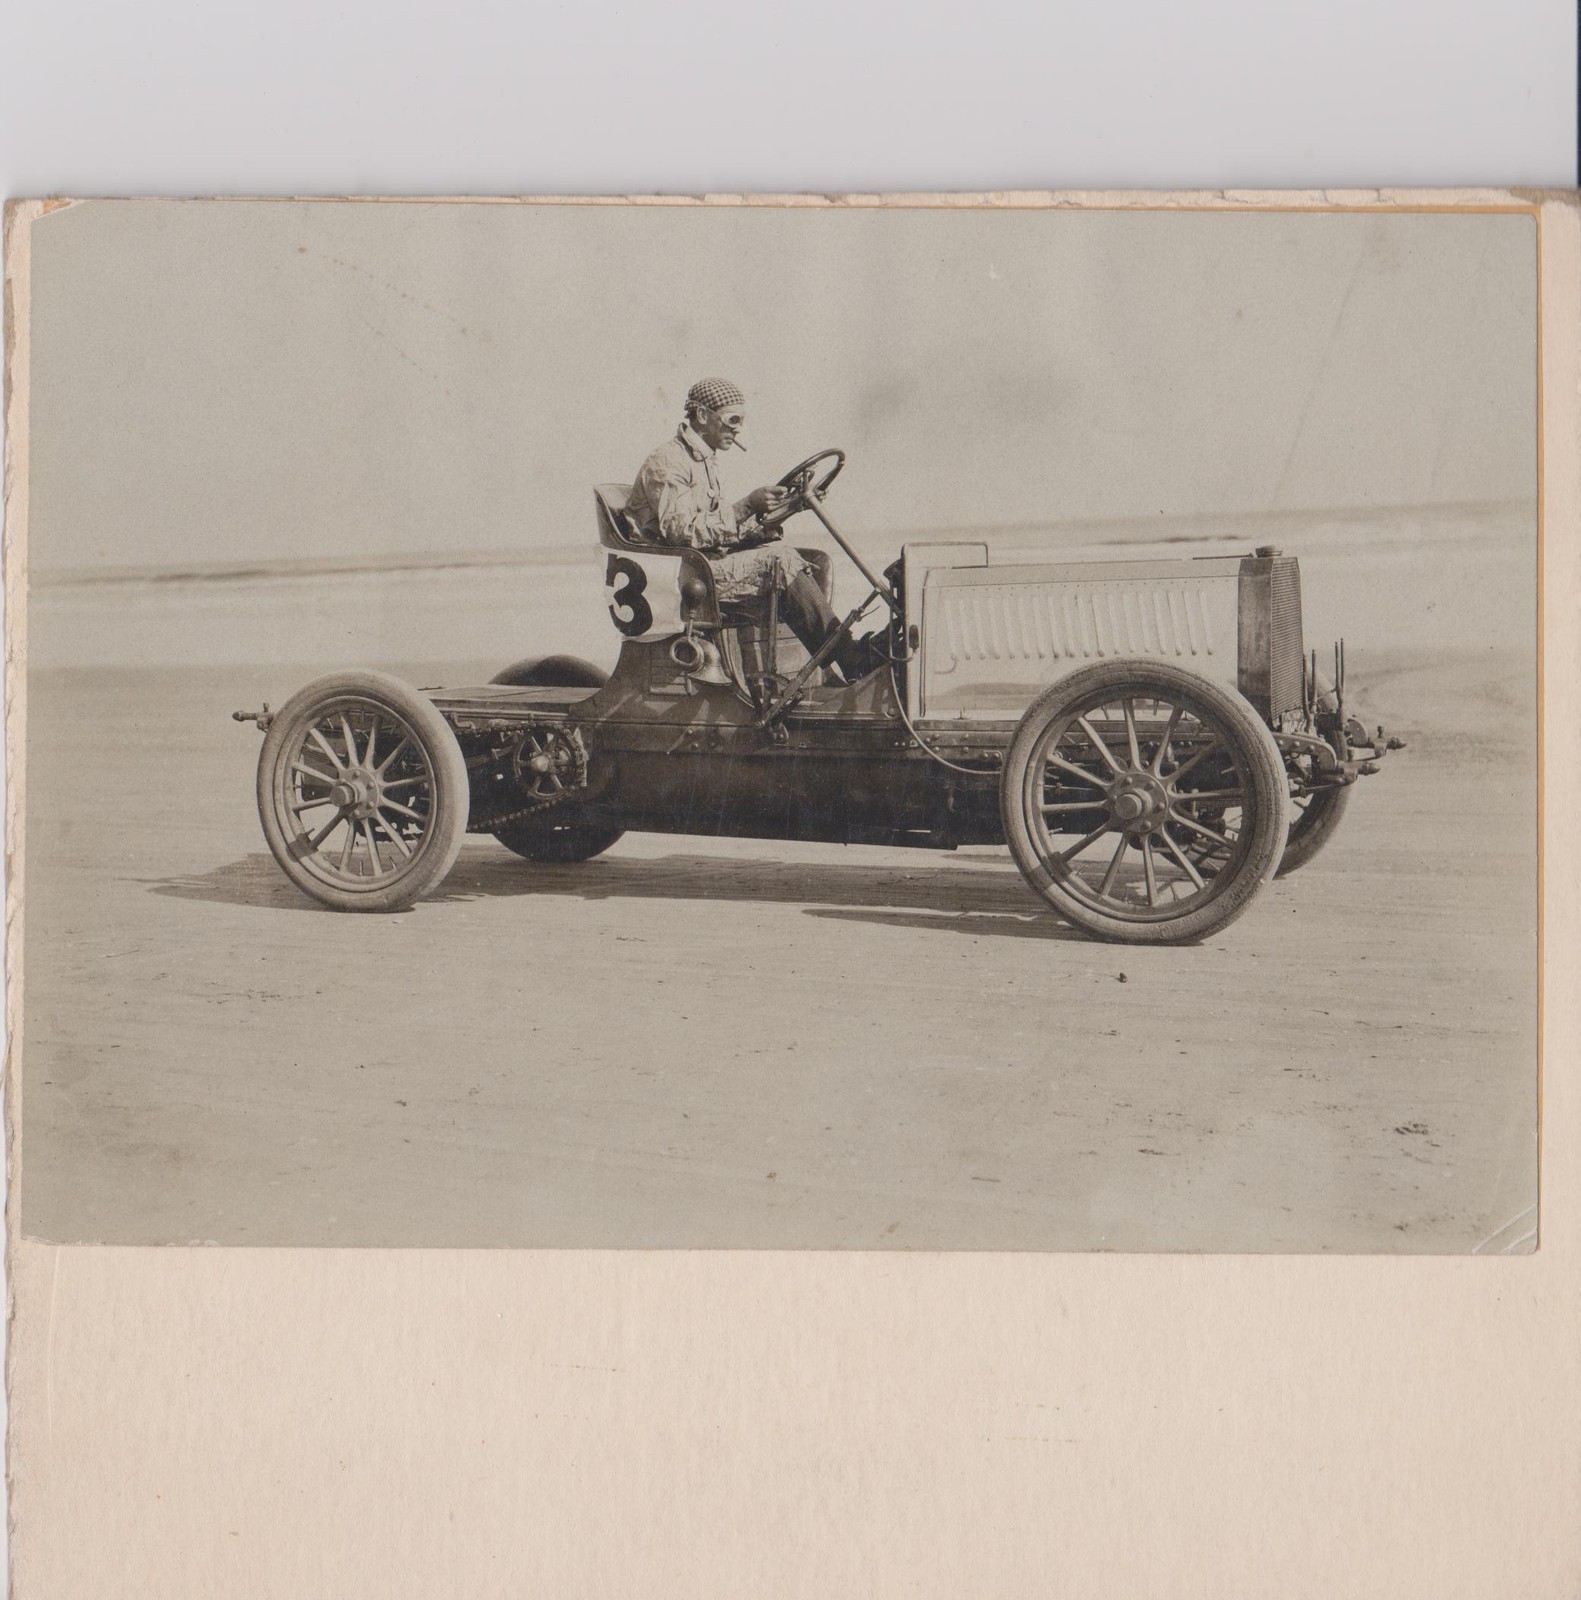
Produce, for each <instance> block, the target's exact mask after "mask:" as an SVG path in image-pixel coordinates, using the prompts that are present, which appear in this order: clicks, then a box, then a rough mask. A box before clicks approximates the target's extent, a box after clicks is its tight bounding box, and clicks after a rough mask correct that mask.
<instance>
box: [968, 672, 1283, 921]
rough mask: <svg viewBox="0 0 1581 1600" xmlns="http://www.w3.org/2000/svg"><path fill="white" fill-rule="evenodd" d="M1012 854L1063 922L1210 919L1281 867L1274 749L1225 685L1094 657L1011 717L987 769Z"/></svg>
mask: <svg viewBox="0 0 1581 1600" xmlns="http://www.w3.org/2000/svg"><path fill="white" fill-rule="evenodd" d="M1000 812H1001V818H1002V821H1003V823H1004V830H1005V837H1006V839H1007V841H1008V842H1009V845H1010V851H1011V854H1012V855H1013V856H1014V857H1015V860H1016V864H1017V866H1019V867H1020V868H1021V872H1022V875H1023V876H1024V877H1025V878H1026V879H1027V881H1028V883H1030V884H1031V885H1032V887H1033V888H1034V889H1035V890H1036V891H1037V892H1038V893H1039V894H1040V895H1041V896H1042V897H1043V898H1044V899H1045V900H1046V901H1047V902H1048V903H1049V904H1050V905H1051V906H1052V907H1053V908H1054V909H1055V910H1056V911H1057V912H1058V913H1059V914H1060V916H1062V917H1063V918H1064V919H1065V920H1066V921H1067V922H1070V923H1072V924H1073V925H1074V926H1076V927H1078V928H1081V929H1083V930H1085V931H1086V932H1088V933H1091V934H1093V935H1095V936H1096V937H1098V938H1100V939H1112V940H1120V941H1124V942H1126V943H1130V944H1180V943H1185V942H1188V941H1191V940H1195V939H1201V938H1204V937H1206V936H1207V935H1209V934H1213V933H1217V932H1218V931H1219V930H1220V929H1222V928H1225V927H1227V926H1228V925H1229V924H1230V923H1231V922H1233V921H1234V920H1235V918H1236V917H1238V916H1239V915H1240V914H1241V913H1242V912H1243V911H1244V910H1245V909H1246V907H1247V906H1248V905H1249V904H1250V903H1251V901H1252V899H1253V897H1254V896H1255V895H1256V894H1257V892H1258V890H1259V889H1260V888H1261V887H1262V885H1263V884H1264V882H1266V881H1267V879H1268V878H1269V877H1270V876H1271V875H1272V874H1273V872H1274V870H1275V868H1276V867H1277V866H1278V865H1279V858H1280V855H1281V853H1282V852H1283V850H1284V847H1285V835H1286V830H1287V827H1288V786H1287V783H1286V778H1285V769H1284V763H1283V761H1282V759H1281V757H1280V754H1279V747H1278V745H1276V744H1275V743H1274V739H1273V735H1272V734H1271V733H1269V731H1268V729H1267V727H1266V726H1265V725H1264V724H1263V722H1262V721H1261V719H1260V718H1259V717H1258V716H1257V714H1256V712H1255V711H1253V710H1252V708H1251V706H1250V705H1248V704H1247V702H1246V701H1245V700H1244V699H1243V698H1242V697H1241V696H1240V695H1238V694H1236V693H1235V692H1234V691H1233V690H1231V689H1228V688H1225V687H1223V686H1221V685H1219V684H1216V683H1212V682H1210V681H1209V680H1208V679H1206V678H1202V677H1200V676H1198V674H1196V673H1194V672H1190V671H1188V670H1186V669H1185V668H1183V667H1178V666H1175V665H1174V664H1173V663H1171V662H1166V661H1151V660H1143V659H1135V660H1126V659H1120V660H1115V661H1106V662H1100V663H1098V664H1097V665H1095V666H1091V667H1085V668H1083V669H1082V670H1080V671H1079V672H1075V673H1072V674H1071V676H1070V677H1068V678H1065V679H1062V680H1061V681H1060V682H1059V683H1057V684H1056V685H1055V686H1054V687H1053V688H1051V689H1049V690H1048V691H1047V692H1046V693H1044V694H1043V695H1041V696H1040V697H1039V698H1038V699H1037V700H1035V701H1034V702H1033V703H1032V705H1031V706H1030V707H1029V708H1028V710H1027V712H1026V715H1025V716H1024V717H1023V718H1022V719H1021V725H1020V727H1019V728H1018V729H1017V730H1016V735H1015V738H1014V740H1013V741H1012V742H1011V746H1010V750H1009V753H1008V755H1007V757H1006V760H1005V767H1004V773H1003V775H1002V778H1001V781H1000Z"/></svg>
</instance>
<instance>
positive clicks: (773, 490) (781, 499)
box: [747, 483, 787, 517]
mask: <svg viewBox="0 0 1581 1600" xmlns="http://www.w3.org/2000/svg"><path fill="white" fill-rule="evenodd" d="M786 493H787V491H786V490H784V489H783V488H781V487H780V485H779V484H777V483H766V484H764V485H763V487H762V488H761V489H754V490H753V491H752V493H751V494H749V495H748V496H747V506H748V508H749V509H750V510H752V511H753V512H755V513H756V514H757V515H758V516H760V517H761V516H764V515H766V514H767V513H768V512H770V511H778V510H779V508H780V507H781V506H782V505H784V504H785V499H786Z"/></svg>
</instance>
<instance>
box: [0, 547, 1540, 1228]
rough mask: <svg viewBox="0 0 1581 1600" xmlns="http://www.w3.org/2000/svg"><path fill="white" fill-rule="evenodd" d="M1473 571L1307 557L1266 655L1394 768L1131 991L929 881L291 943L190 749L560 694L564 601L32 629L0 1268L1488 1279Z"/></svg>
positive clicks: (160, 614)
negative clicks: (71, 1252) (1356, 718)
mask: <svg viewBox="0 0 1581 1600" xmlns="http://www.w3.org/2000/svg"><path fill="white" fill-rule="evenodd" d="M1303 555H1305V553H1304V552H1303ZM1509 566H1510V564H1509V561H1508V560H1507V558H1506V556H1505V554H1504V553H1503V552H1502V551H1501V547H1500V546H1499V545H1498V544H1497V542H1496V541H1492V542H1490V541H1488V540H1484V541H1482V542H1481V543H1478V542H1476V541H1475V540H1471V541H1469V542H1468V541H1466V540H1460V542H1459V543H1455V542H1454V541H1451V546H1450V547H1449V550H1448V554H1447V555H1445V554H1444V553H1443V552H1442V551H1439V552H1438V553H1437V554H1435V553H1434V551H1433V550H1432V549H1431V548H1426V547H1424V546H1422V545H1421V544H1420V543H1418V544H1417V545H1413V546H1410V547H1407V546H1405V545H1401V546H1399V547H1398V548H1390V549H1376V548H1369V547H1368V546H1367V545H1366V542H1365V541H1360V542H1357V541H1355V540H1353V541H1352V543H1351V544H1349V545H1347V544H1345V542H1344V541H1343V540H1339V539H1336V540H1335V541H1331V544H1330V545H1329V546H1328V547H1327V548H1326V549H1324V550H1321V551H1319V553H1318V554H1317V556H1316V557H1315V558H1314V559H1313V561H1312V562H1310V563H1308V564H1307V565H1306V567H1305V571H1306V576H1307V588H1308V596H1309V598H1308V622H1309V638H1310V639H1311V640H1312V642H1314V643H1317V642H1320V641H1325V640H1326V638H1327V637H1328V636H1329V633H1328V632H1325V629H1329V632H1331V631H1332V628H1331V626H1330V618H1331V616H1333V617H1339V618H1343V617H1345V616H1347V615H1349V616H1351V617H1353V618H1354V620H1353V621H1352V622H1351V623H1350V624H1349V625H1348V626H1347V632H1348V633H1349V634H1350V640H1351V644H1350V673H1351V680H1352V685H1353V690H1354V691H1355V698H1356V699H1357V700H1358V701H1359V709H1360V710H1361V711H1362V712H1363V713H1364V714H1366V715H1368V716H1369V717H1370V718H1371V719H1372V720H1381V721H1384V722H1386V723H1387V724H1388V725H1389V726H1390V729H1391V731H1396V730H1398V731H1399V732H1401V733H1403V734H1405V735H1406V736H1407V737H1408V738H1409V739H1410V741H1411V748H1410V749H1409V750H1408V751H1407V752H1404V753H1402V754H1400V755H1397V756H1394V757H1391V758H1390V761H1389V763H1388V766H1387V769H1386V771H1385V772H1384V773H1383V774H1382V775H1381V776H1379V777H1377V778H1374V779H1371V780H1369V781H1367V782H1366V783H1365V784H1364V786H1363V790H1362V792H1361V793H1359V794H1358V795H1357V796H1356V797H1355V800H1354V802H1353V804H1352V806H1351V809H1350V812H1349V815H1348V817H1347V819H1346V822H1345V824H1344V827H1343V828H1342V829H1341V831H1340V834H1339V836H1338V837H1337V839H1336V841H1335V842H1334V843H1333V844H1332V845H1331V846H1330V848H1329V849H1328V850H1327V851H1326V852H1325V853H1324V854H1323V855H1321V856H1320V857H1319V858H1318V859H1317V860H1316V861H1315V862H1313V863H1312V864H1311V865H1310V866H1308V867H1307V868H1306V869H1304V870H1303V871H1301V872H1299V873H1297V874H1295V875H1293V876H1291V877H1289V878H1285V879H1281V880H1279V881H1278V882H1276V883H1274V884H1273V885H1271V886H1270V887H1269V888H1268V889H1267V890H1266V891H1265V892H1264V894H1263V895H1262V897H1261V898H1260V900H1259V901H1258V902H1257V904H1256V905H1255V906H1254V907H1253V908H1252V910H1251V911H1250V912H1249V913H1248V914H1247V915H1246V916H1245V917H1243V918H1242V919H1241V920H1240V921H1239V922H1238V923H1236V924H1235V925H1234V926H1233V927H1232V928H1230V929H1229V930H1227V931H1226V932H1225V933H1223V934H1221V935H1219V936H1218V937H1216V938H1214V939H1212V940H1210V941H1208V942H1207V943H1205V944H1203V945H1201V946H1198V947H1195V948H1187V949H1157V950H1143V949H1133V948H1124V947H1114V946H1103V945H1099V944H1095V943H1092V942H1089V941H1087V940H1085V939H1083V938H1081V937H1078V936H1077V935H1076V934H1075V933H1073V932H1072V931H1071V930H1069V929H1067V928H1065V927H1064V926H1062V925H1061V924H1060V923H1059V922H1058V920H1057V919H1056V918H1055V917H1054V916H1053V915H1052V914H1051V913H1049V912H1047V911H1046V910H1044V909H1043V908H1042V906H1041V903H1040V902H1039V901H1037V900H1036V899H1035V898H1034V897H1033V896H1032V894H1031V893H1030V891H1029V890H1028V889H1027V888H1026V887H1025V885H1024V884H1023V882H1022V880H1021V879H1020V877H1019V875H1018V874H1017V872H1016V870H1015V868H1014V866H1013V865H1012V863H1011V862H1010V860H1009V857H1008V855H1007V854H1005V853H1004V852H1002V851H995V850H975V849H974V850H963V851H961V852H959V853H956V854H945V853H928V852H914V851H902V850H889V849H874V848H863V847H851V848H843V847H839V846H821V845H798V844H783V843H778V842H771V841H755V840H736V841H720V840H712V839H702V838H686V837H668V836H660V835H651V834H650V835H630V836H628V837H627V838H625V839H624V840H622V841H621V843H620V844H618V845H617V846H616V847H615V848H614V849H613V850H612V851H611V852H610V853H609V854H608V855H607V856H604V857H602V858H600V859H598V860H596V861H593V862H590V863H587V864H585V865H582V866H577V867H542V866H533V865H530V864H528V863H526V862H523V861H519V860H517V859H516V858H515V857H513V856H511V855H509V854H508V853H507V852H506V851H504V850H503V849H502V848H501V847H500V846H498V845H497V844H496V843H494V841H492V840H490V839H488V838H470V839H469V840H468V842H467V844H466V846H465V847H464V850H463V854H462V856H461V859H460V861H459V863H458V865H457V867H456V869H455V872H454V873H453V875H452V877H451V878H450V879H449V880H448V881H447V883H446V884H445V885H444V886H443V887H442V889H441V890H440V891H439V892H437V893H436V894H435V895H433V896H432V897H431V898H429V899H428V900H426V901H424V902H423V903H421V904H419V905H418V906H417V907H415V908H414V909H412V910H411V911H409V912H406V913H402V914H400V915H396V916H388V917H351V916H343V915H336V914H333V913H330V912H327V911H323V910H321V909H319V908H317V907H316V906H314V905H313V904H312V903H310V902H309V901H307V900H306V899H304V898H303V897H302V896H301V895H300V894H299V893H298V892H297V891H296V890H295V889H293V888H292V887H291V886H290V885H289V884H288V883H287V882H286V880H285V879H284V878H283V877H282V876H281V874H280V873H279V871H278V870H277V868H276V867H275V865H274V863H273V862H272V860H271V859H270V857H269V856H268V854H267V852H266V850H265V847H264V844H263V839H262V836H261V833H260V831H259V826H258V821H257V816H256V812H255V810H254V805H253V798H252V781H253V769H254V763H255V761H256V757H257V747H258V738H257V735H256V733H255V732H254V731H253V730H252V729H251V727H247V726H242V727H239V726H237V725H236V724H234V723H232V722H231V721H230V720H229V714H230V712H231V711H233V710H235V709H237V708H239V707H244V706H251V707H256V706H258V705H259V704H260V703H261V702H262V701H264V700H269V701H271V702H272V703H274V704H278V703H279V702H280V701H281V700H283V699H284V698H285V697H286V696H287V695H288V694H289V693H290V692H291V691H292V690H293V689H294V688H296V687H297V686H299V685H300V683H301V682H302V681H304V680H305V679H306V678H307V677H309V676H312V675H314V674H315V673H316V672H318V671H320V670H322V669H323V667H324V665H326V664H327V663H329V662H333V661H338V662H340V663H341V664H346V665H349V664H366V665H383V666H387V667H392V668H395V669H397V670H400V671H402V672H403V674H404V675H407V676H410V677H412V678H413V679H414V680H416V681H420V682H427V683H435V682H451V683H457V682H469V681H470V682H475V681H479V680H480V679H482V678H484V677H486V676H487V675H488V673H489V672H491V671H493V670H494V669H495V668H496V667H498V666H499V665H500V664H502V660H504V659H510V658H511V657H512V656H514V655H521V654H526V653H529V652H530V650H531V649H532V647H533V645H534V644H537V645H538V646H539V647H540V648H554V647H562V648H564V647H569V648H572V649H581V650H583V651H584V652H585V653H588V654H595V655H599V654H601V655H602V657H603V658H604V659H605V660H606V663H607V660H608V659H610V658H611V657H612V655H613V650H612V648H611V643H612V639H611V636H609V635H608V630H607V625H605V624H604V623H603V622H602V611H601V595H600V591H599V590H598V588H597V587H596V585H597V575H596V574H595V573H593V571H592V569H591V566H590V564H589V565H588V566H586V567H576V568H574V569H567V570H566V571H564V572H559V571H558V570H557V571H556V572H554V573H547V572H540V573H537V574H536V575H531V574H529V575H527V576H521V575H518V576H517V577H516V578H512V577H510V576H509V575H507V576H506V577H504V578H502V577H501V576H500V575H499V574H497V573H482V574H479V573H460V574H445V575H440V576H437V577H436V576H433V575H430V576H428V577H427V578H426V579H423V578H421V577H418V578H414V577H412V576H411V575H395V576H393V577H392V576H389V575H384V576H380V577H378V578H376V579H375V578H368V579H365V580H361V581H360V585H359V580H356V579H316V580H314V579H299V580H272V581H270V582H263V583H258V582H254V583H252V584H244V583H237V584H235V585H232V586H231V587H230V589H229V590H227V588H226V586H225V585H213V584H210V585H197V586H195V587H194V586H187V587H185V588H179V589H171V588H169V587H168V586H167V587H166V588H165V589H162V590H161V589H157V588H147V589H146V592H139V591H138V589H137V586H135V585H133V586H131V588H127V587H125V586H122V587H121V588H119V589H115V590H113V592H112V589H111V588H109V587H104V586H100V587H98V588H83V589H59V588H54V589H49V588H47V589H44V590H42V591H40V593H39V594H38V595H37V596H36V598H35V602H34V605H33V608H32V638H31V644H32V648H33V660H34V666H33V670H32V673H31V676H30V681H29V684H28V695H29V702H28V718H29V721H28V730H29V731H28V751H27V759H28V771H27V807H28V810H27V842H26V877H25V894H26V910H25V957H24V961H25V967H24V971H25V1019H24V1034H23V1051H24V1054H23V1064H24V1077H23V1092H22V1107H21V1113H22V1223H23V1228H24V1231H25V1232H26V1233H28V1234H30V1235H36V1236H42V1237H44V1238H48V1239H52V1240H61V1241H83V1240H93V1241H104V1242H126V1243H166V1242H168V1243H189V1242H197V1241H214V1242H219V1243H225V1244H248V1243H253V1244H261V1245H262V1244H282V1245H285V1244H289V1245H296V1244H337V1245H347V1244H387V1245H478V1246H490V1245H509V1246H593V1247H652V1246H660V1247H742V1248H761V1247H802V1246H813V1247H835V1248H847V1249H891V1248H905V1249H1007V1250H1041V1249H1109V1250H1214V1251H1245V1250H1260V1251H1284V1250H1292V1251H1335V1252H1345V1251H1392V1252H1422V1251H1469V1250H1473V1249H1484V1250H1505V1249H1515V1250H1520V1249H1528V1248H1530V1247H1531V1246H1532V1243H1533V1239H1534V1230H1535V1226H1536V1220H1535V1219H1536V1210H1535V1203H1536V1198H1537V1195H1536V1175H1537V1164H1536V1151H1537V1141H1536V1091H1537V1070H1536V1038H1535V988H1536V984H1535V956H1536V870H1537V869H1536V845H1535V838H1536V835H1535V804H1536V799H1535V797H1536V787H1535V748H1534V716H1533V705H1534V684H1533V663H1532V659H1531V654H1530V652H1529V651H1527V650H1525V649H1523V648H1521V646H1522V640H1521V638H1520V636H1519V634H1515V635H1511V634H1510V632H1509V631H1508V629H1507V627H1505V626H1504V624H1503V622H1502V621H1501V623H1500V625H1499V626H1498V627H1488V628H1483V629H1481V630H1480V631H1479V628H1478V626H1477V625H1476V619H1477V617H1478V615H1479V614H1480V613H1479V611H1478V606H1479V603H1480V602H1479V596H1478V593H1477V591H1478V586H1479V584H1485V583H1486V582H1489V581H1492V580H1493V579H1494V578H1495V577H1500V578H1501V579H1502V581H1503V582H1504V583H1505V585H1506V587H1508V583H1509V577H1508V573H1509ZM513 582H519V583H520V584H521V586H522V588H521V590H519V591H518V590H513V589H512V588H511V584H512V583H513ZM337 585H339V586H340V587H337ZM529 591H530V595H531V601H530V603H527V604H524V605H521V606H517V605H516V604H515V601H514V600H513V598H512V596H513V595H516V594H518V593H522V592H529ZM1507 614H1508V613H1507V610H1506V611H1505V612H1503V613H1501V617H1504V616H1507ZM414 618H416V619H418V620H417V622H414V621H413V619H414ZM425 619H426V625H425V626H422V628H421V634H420V637H418V638H414V637H413V629H414V627H417V626H419V624H421V623H423V622H424V620H425ZM469 619H470V620H469ZM513 641H514V643H513ZM402 642H404V643H405V645H406V646H407V648H406V649H404V650H402V649H400V648H398V645H399V644H401V643H402ZM418 646H427V647H429V648H427V649H424V648H419V647H418ZM447 649H448V651H449V656H448V659H447V658H446V656H445V651H446V650H447Z"/></svg>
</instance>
